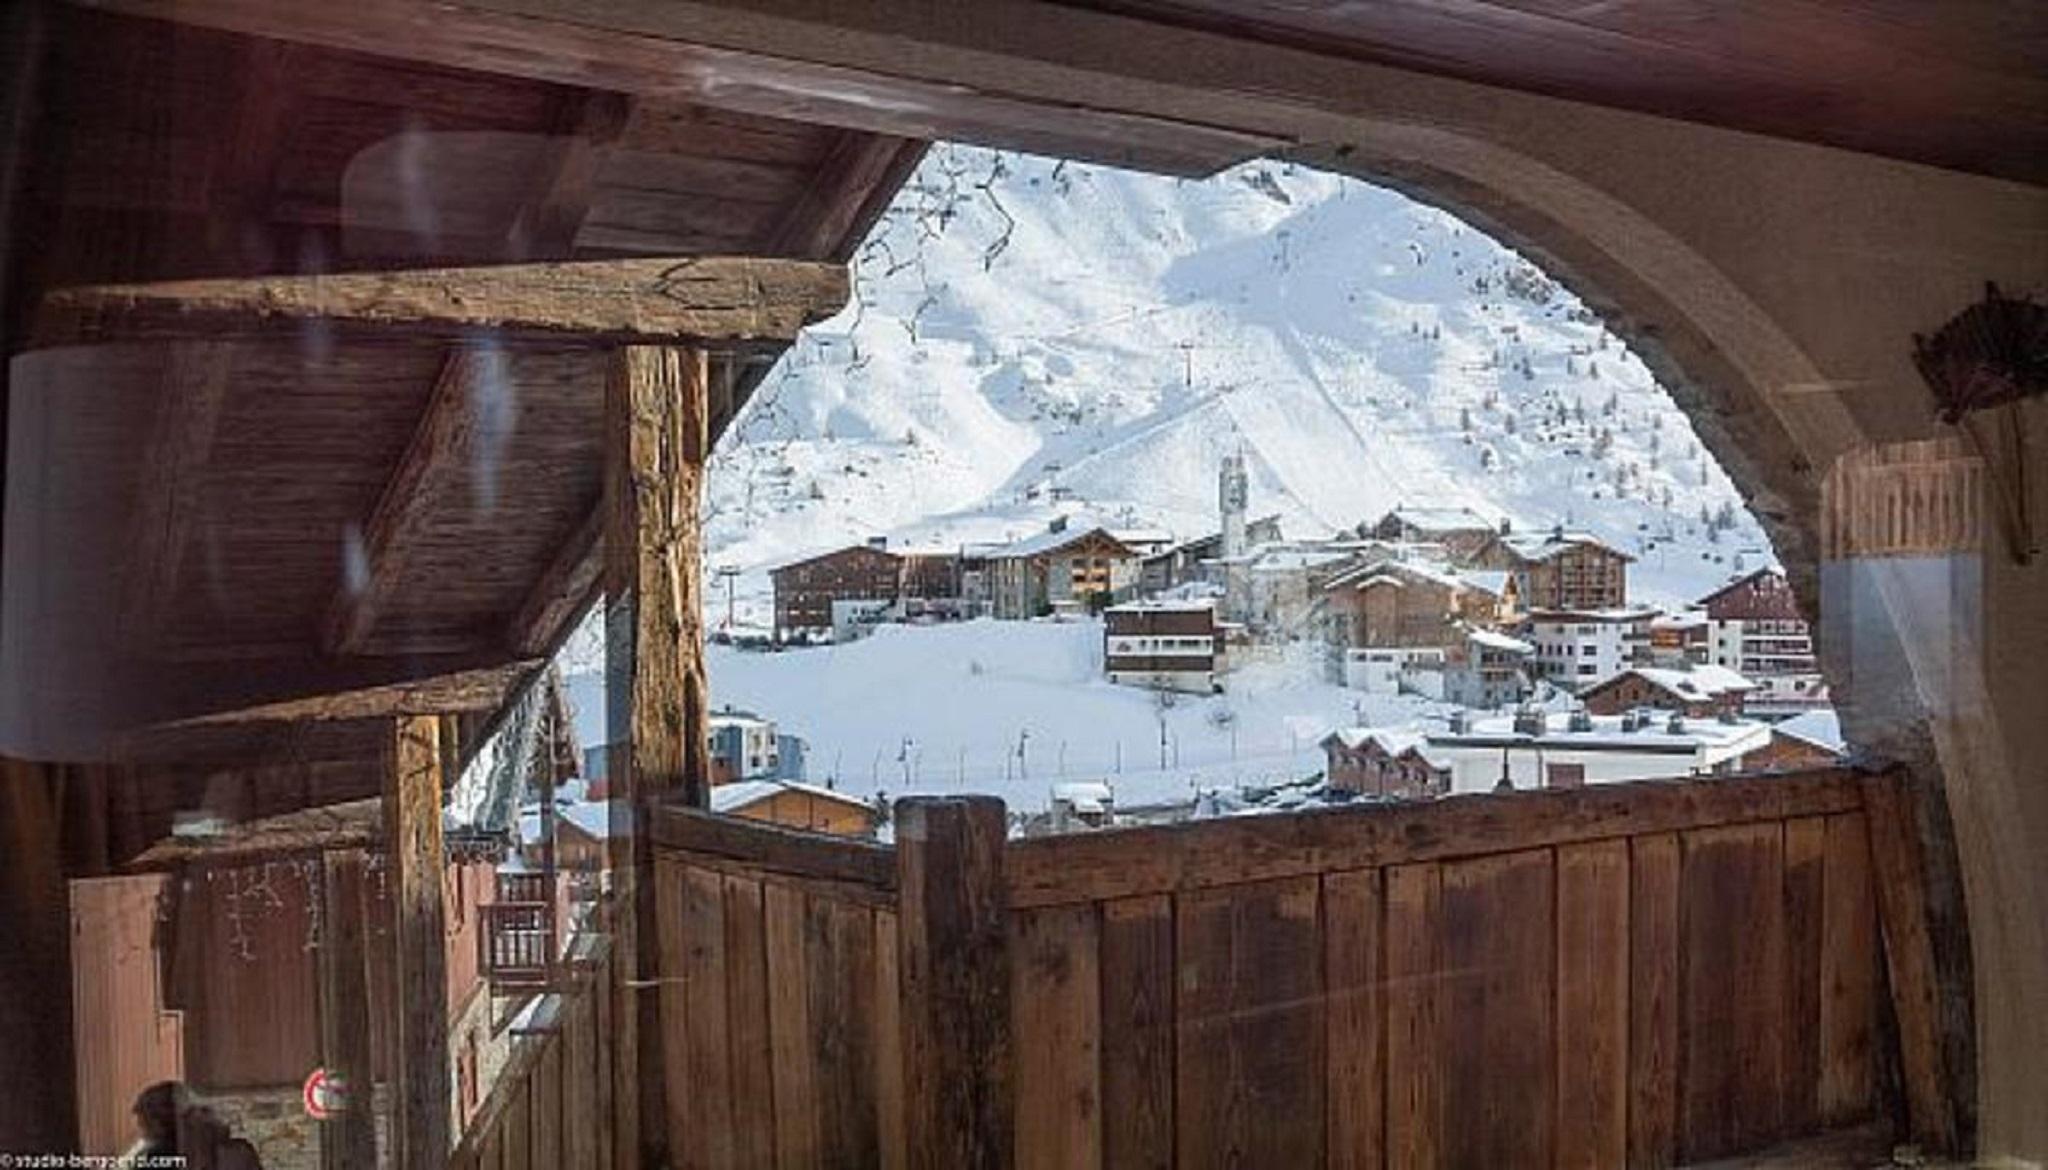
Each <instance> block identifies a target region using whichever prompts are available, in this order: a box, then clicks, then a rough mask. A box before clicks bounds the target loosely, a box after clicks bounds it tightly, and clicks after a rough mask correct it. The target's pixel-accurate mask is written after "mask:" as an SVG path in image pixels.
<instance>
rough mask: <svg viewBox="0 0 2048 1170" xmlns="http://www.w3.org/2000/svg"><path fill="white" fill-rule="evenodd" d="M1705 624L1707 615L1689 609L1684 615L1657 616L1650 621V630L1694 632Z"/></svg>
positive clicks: (1665, 614) (1666, 614)
mask: <svg viewBox="0 0 2048 1170" xmlns="http://www.w3.org/2000/svg"><path fill="white" fill-rule="evenodd" d="M1706 624H1707V615H1706V614H1703V613H1701V612H1700V611H1698V610H1696V609H1689V610H1686V611H1685V612H1684V613H1664V614H1658V615H1657V616H1656V617H1654V618H1652V619H1650V628H1651V629H1653V630H1696V629H1698V628H1700V627H1701V626H1704V625H1706Z"/></svg>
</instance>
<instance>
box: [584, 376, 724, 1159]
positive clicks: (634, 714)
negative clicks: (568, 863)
mask: <svg viewBox="0 0 2048 1170" xmlns="http://www.w3.org/2000/svg"><path fill="white" fill-rule="evenodd" d="M708 383H709V376H708V363H707V359H706V357H705V354H704V353H703V352H702V351H700V350H682V349H674V348H668V347H661V346H627V347H624V348H621V349H619V350H618V351H617V352H616V353H615V354H614V355H613V357H612V361H611V368H610V370H609V371H608V372H607V376H606V379H605V485H604V495H605V500H604V511H605V535H604V540H605V553H604V560H605V599H606V600H605V607H606V608H605V675H606V679H605V688H606V701H607V703H608V705H609V710H608V711H607V712H606V723H607V725H608V726H607V729H608V732H609V735H608V739H609V741H610V744H611V748H610V756H609V759H608V761H607V764H606V772H607V781H606V782H607V784H608V786H609V790H610V793H611V818H612V824H611V849H610V852H611V858H610V860H611V867H612V888H613V892H614V896H615V898H616V900H617V901H616V905H617V908H618V913H617V914H616V915H615V916H614V918H613V930H614V939H613V942H614V952H613V953H614V959H613V967H612V970H613V973H614V975H613V982H612V995H613V997H614V999H613V1008H614V1011H613V1017H612V1018H613V1028H614V1034H613V1037H612V1070H611V1075H612V1087H613V1088H612V1109H613V1114H612V1123H613V1125H614V1127H615V1129H616V1133H617V1140H616V1143H615V1145H614V1150H615V1158H614V1162H613V1165H614V1166H615V1167H616V1168H617V1170H634V1168H636V1167H641V1166H646V1167H656V1166H662V1165H666V1164H667V1152H668V1149H669V1145H670V1137H669V1126H670V1117H669V1114H670V1112H671V1111H670V1109H669V1104H668V1102H669V1093H668V1085H667V1079H666V1078H665V1077H664V1075H663V1073H664V1070H663V1067H662V1060H661V1053H662V1046H661V1044H660V1035H661V1032H660V1029H661V1027H662V1020H661V1015H660V1007H659V1003H660V997H659V996H656V995H654V994H651V992H652V990H653V989H654V988H656V987H657V986H659V979H660V976H661V971H660V960H659V948H658V946H657V945H656V942H655V940H656V938H657V932H656V924H657V919H656V914H655V900H654V872H653V865H654V853H653V849H652V846H651V842H650V841H649V839H648V837H647V835H646V825H647V824H648V821H649V819H650V818H649V817H648V816H647V815H646V814H647V809H648V808H649V807H650V806H651V805H653V804H656V803H661V802H667V801H680V802H682V803H686V804H690V805H694V806H697V807H700V808H701V807H703V806H705V805H707V804H708V803H709V799H710V798H709V787H708V785H709V776H710V773H709V770H708V769H707V768H706V766H705V759H704V756H705V749H706V745H705V742H704V735H705V719H706V711H705V694H704V692H705V686H704V641H703V627H702V612H703V596H702V593H703V574H702V570H701V567H700V565H699V552H700V550H699V548H698V533H697V507H698V499H699V493H700V490H701V485H702V477H703V468H704V455H705V449H706V447H707V445H708V442H709V431H708V428H707V419H706V391H707V386H708ZM643 992H646V993H644V994H643ZM678 1088H680V1086H678Z"/></svg>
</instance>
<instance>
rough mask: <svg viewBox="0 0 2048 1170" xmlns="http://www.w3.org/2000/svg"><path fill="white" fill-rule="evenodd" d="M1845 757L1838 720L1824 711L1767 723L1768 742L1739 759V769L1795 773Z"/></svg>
mask: <svg viewBox="0 0 2048 1170" xmlns="http://www.w3.org/2000/svg"><path fill="white" fill-rule="evenodd" d="M1848 758H1849V745H1848V742H1847V741H1846V740H1844V739H1843V738H1842V722H1841V719H1840V718H1839V717H1838V716H1837V715H1836V714H1835V712H1834V711H1833V710H1832V709H1828V710H1817V711H1808V712H1806V713H1804V714H1800V715H1794V716H1793V717H1792V718H1790V719H1786V720H1783V721H1781V722H1778V723H1773V724H1771V741H1770V742H1769V743H1767V744H1765V745H1764V746H1763V747H1760V748H1757V749H1756V750H1755V751H1752V752H1750V753H1749V754H1748V755H1746V756H1744V757H1742V767H1743V770H1744V771H1748V772H1796V771H1801V770H1805V769H1811V768H1829V767H1833V766H1835V765H1837V764H1840V763H1841V762H1843V761H1844V760H1846V759H1848Z"/></svg>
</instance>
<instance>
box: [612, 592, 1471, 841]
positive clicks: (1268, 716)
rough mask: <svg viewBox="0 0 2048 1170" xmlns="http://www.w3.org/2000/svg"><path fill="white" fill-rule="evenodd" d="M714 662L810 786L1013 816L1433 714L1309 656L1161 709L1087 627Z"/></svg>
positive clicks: (1148, 798) (1171, 795)
mask: <svg viewBox="0 0 2048 1170" xmlns="http://www.w3.org/2000/svg"><path fill="white" fill-rule="evenodd" d="M708 660H709V661H708V664H709V667H710V671H711V693H712V697H713V701H714V703H715V704H717V705H719V706H723V705H726V704H730V705H732V706H734V707H739V708H744V709H751V710H754V711H758V712H761V713H763V714H767V715H770V716H771V717H772V718H774V719H775V720H776V723H777V725H778V728H779V730H781V731H782V732H784V733H786V734H791V735H797V736H801V737H802V738H803V739H805V740H806V741H808V745H809V746H808V751H807V755H806V764H807V768H806V771H807V774H808V778H809V779H810V780H811V781H812V782H813V783H823V782H825V781H827V780H831V781H832V782H833V784H834V786H835V787H837V788H839V789H840V790H842V791H846V792H853V793H857V794H860V795H863V796H867V795H872V794H875V793H878V792H880V793H886V794H887V795H888V796H890V797H892V798H893V797H896V796H901V795H905V794H911V793H954V792H982V793H992V794H994V795H997V796H1000V797H1002V798H1003V799H1004V801H1005V802H1007V803H1008V804H1009V806H1010V807H1011V808H1012V809H1018V810H1039V809H1043V808H1044V807H1045V806H1046V804H1047V801H1048V797H1049V794H1050V790H1051V786H1052V785H1053V784H1056V783H1059V782H1061V781H1063V780H1108V781H1110V782H1112V783H1113V784H1114V785H1115V788H1116V795H1117V802H1118V803H1119V804H1122V805H1126V806H1128V805H1133V804H1146V803H1151V802H1155V801H1170V800H1178V799H1185V798H1187V797H1189V796H1191V795H1193V794H1194V790H1195V789H1196V788H1197V787H1200V788H1204V789H1207V788H1233V787H1235V786H1237V785H1238V784H1241V783H1242V784H1254V785H1256V784H1262V783H1272V782H1274V781H1279V780H1298V779H1301V778H1302V777H1305V776H1308V775H1311V774H1313V773H1316V772H1320V771H1321V770H1322V767H1323V753H1322V751H1321V749H1320V748H1318V747H1317V746H1316V745H1317V742H1318V741H1319V740H1320V739H1321V738H1322V736H1323V735H1325V734H1327V733H1328V732H1329V731H1330V730H1331V729H1332V728H1335V727H1339V726H1345V725H1349V724H1352V723H1355V722H1358V721H1359V720H1361V719H1363V720H1365V721H1367V722H1376V723H1404V722H1407V721H1408V720H1410V719H1414V718H1417V717H1420V716H1421V715H1423V714H1424V713H1426V712H1427V711H1430V710H1432V709H1435V705H1433V704H1430V703H1427V702H1425V701H1423V700H1420V699H1413V698H1406V697H1394V696H1367V695H1362V694H1359V693H1358V692H1356V691H1347V690H1345V689H1344V688H1342V687H1338V686H1334V685H1332V684H1329V683H1325V682H1322V681H1321V671H1320V667H1319V665H1318V661H1319V660H1318V659H1317V658H1316V657H1315V655H1314V654H1312V653H1310V652H1309V651H1308V649H1307V648H1306V647H1304V648H1302V649H1301V652H1300V653H1299V654H1297V655H1295V656H1293V657H1287V656H1273V657H1268V658H1265V659H1264V660H1261V661H1255V662H1250V663H1247V664H1246V665H1244V666H1243V667H1242V668H1241V669H1239V670H1237V671H1235V672H1233V673H1232V674H1230V675H1229V676H1228V678H1227V686H1228V693H1226V694H1223V695H1215V696H1190V695H1175V696H1171V699H1170V702H1169V703H1162V701H1161V698H1160V696H1158V695H1156V694H1154V693H1152V692H1149V691H1144V690H1139V689H1136V688H1133V687H1123V686H1115V685H1112V684H1111V683H1109V682H1106V681H1104V680H1103V678H1102V626H1101V623H1100V622H1098V621H1094V620H1087V621H1074V622H997V621H988V620H984V621H976V622H964V623H959V624H954V625H941V626H883V627H881V628H879V629H878V630H876V632H875V633H874V635H873V636H871V637H868V638H865V639H863V640H861V641H858V642H851V643H847V644H845V645H840V646H820V647H813V648H809V649H804V650H788V651H783V652H780V653H758V652H747V651H739V650H734V649H732V648H730V647H726V646H716V645H714V646H712V647H710V648H709V654H708ZM601 694H602V691H601V687H600V685H599V684H597V682H596V680H595V679H594V678H593V677H592V676H590V675H582V676H578V677H575V678H573V679H572V685H571V695H572V697H575V698H576V699H577V701H578V702H579V706H584V707H596V706H597V705H598V704H599V702H600V701H601V700H600V699H599V696H600V695H601ZM577 714H578V716H579V717H578V720H577V722H578V724H579V726H595V727H601V726H602V716H601V714H600V715H598V716H597V718H596V719H595V720H590V721H589V722H587V720H589V717H590V715H592V714H595V713H594V712H586V711H581V710H579V711H578V712H577ZM1162 731H1163V733H1164V734H1163V739H1164V745H1163V748H1162ZM1162 756H1163V758H1164V760H1165V767H1164V768H1162V767H1161V759H1162Z"/></svg>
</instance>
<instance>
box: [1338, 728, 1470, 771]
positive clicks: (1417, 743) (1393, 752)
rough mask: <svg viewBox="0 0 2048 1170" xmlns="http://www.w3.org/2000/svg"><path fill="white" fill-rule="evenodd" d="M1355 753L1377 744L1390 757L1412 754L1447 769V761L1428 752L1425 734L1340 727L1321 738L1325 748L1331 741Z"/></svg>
mask: <svg viewBox="0 0 2048 1170" xmlns="http://www.w3.org/2000/svg"><path fill="white" fill-rule="evenodd" d="M1333 739H1334V740H1336V741H1337V742H1339V743H1341V744H1343V745H1344V746H1345V747H1346V748H1349V749H1350V750H1352V751H1357V750H1358V749H1359V748H1361V747H1364V746H1365V745H1366V744H1367V743H1368V742H1371V743H1377V744H1378V745H1379V747H1380V750H1381V751H1383V752H1385V753H1387V754H1388V755H1390V756H1398V755H1401V754H1403V753H1406V752H1414V753H1415V754H1416V755H1417V756H1420V757H1421V758H1422V759H1423V760H1424V761H1426V762H1427V763H1429V764H1430V765H1431V766H1432V767H1438V768H1442V767H1447V766H1449V761H1447V760H1445V759H1444V758H1443V757H1442V756H1439V755H1435V754H1432V753H1431V752H1430V750H1429V747H1430V744H1429V736H1428V734H1427V733H1425V732H1421V731H1413V730H1407V729H1402V728H1391V727H1340V728H1338V729H1337V730H1335V731H1332V732H1331V733H1330V734H1328V735H1326V736H1324V737H1323V743H1324V745H1325V746H1327V745H1328V744H1329V742H1330V741H1331V740H1333Z"/></svg>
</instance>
